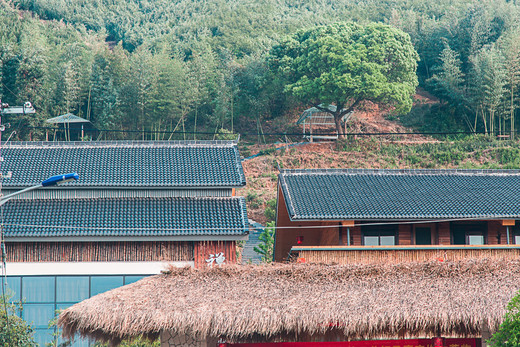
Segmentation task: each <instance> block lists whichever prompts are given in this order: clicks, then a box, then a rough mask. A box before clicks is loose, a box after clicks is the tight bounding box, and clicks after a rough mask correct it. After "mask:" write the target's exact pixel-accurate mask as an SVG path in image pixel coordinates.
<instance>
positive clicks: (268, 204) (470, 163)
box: [239, 135, 520, 223]
mask: <svg viewBox="0 0 520 347" xmlns="http://www.w3.org/2000/svg"><path fill="white" fill-rule="evenodd" d="M264 147H265V146H264ZM269 148H270V149H269ZM269 148H260V149H261V150H262V151H263V153H265V154H264V155H261V156H258V157H256V158H253V159H250V160H246V161H244V162H243V165H244V171H245V174H246V176H247V186H246V188H244V189H242V190H241V191H239V193H240V195H243V196H245V197H246V201H247V208H248V214H249V218H252V219H254V220H256V221H258V222H261V223H266V222H268V221H271V220H274V218H275V215H276V214H275V208H276V187H277V180H278V172H279V170H278V168H280V169H324V168H362V169H520V144H519V143H518V142H516V141H499V140H493V139H491V138H489V137H487V136H483V135H480V136H470V137H466V138H463V139H459V140H457V141H428V142H426V143H420V142H418V143H415V144H414V143H411V142H409V141H406V142H399V141H395V142H394V141H389V140H381V139H377V138H376V137H372V138H370V139H359V138H358V139H356V140H354V139H348V140H345V141H340V142H337V143H307V144H303V145H298V146H292V147H287V148H282V149H278V150H274V149H273V147H272V146H271V147H269ZM258 150H259V148H258V147H257V146H253V147H247V146H246V147H243V148H242V150H241V152H243V153H247V152H248V151H251V152H257V151H258Z"/></svg>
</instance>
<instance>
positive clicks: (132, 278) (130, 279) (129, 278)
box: [125, 276, 146, 284]
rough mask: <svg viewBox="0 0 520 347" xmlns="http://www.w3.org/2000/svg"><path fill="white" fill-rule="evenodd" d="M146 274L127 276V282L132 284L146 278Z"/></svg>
mask: <svg viewBox="0 0 520 347" xmlns="http://www.w3.org/2000/svg"><path fill="white" fill-rule="evenodd" d="M145 277H146V276H125V284H130V283H134V282H137V281H139V280H140V279H143V278H145Z"/></svg>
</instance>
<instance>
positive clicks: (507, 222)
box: [502, 219, 516, 245]
mask: <svg viewBox="0 0 520 347" xmlns="http://www.w3.org/2000/svg"><path fill="white" fill-rule="evenodd" d="M515 223H516V220H514V219H503V220H502V226H505V227H506V234H507V236H506V237H507V242H506V243H507V244H508V245H509V244H511V240H510V235H509V227H510V226H515Z"/></svg>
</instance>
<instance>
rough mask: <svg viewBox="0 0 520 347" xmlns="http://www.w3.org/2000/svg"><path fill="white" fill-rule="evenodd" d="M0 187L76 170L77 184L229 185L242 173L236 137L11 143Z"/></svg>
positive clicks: (24, 184) (5, 150)
mask: <svg viewBox="0 0 520 347" xmlns="http://www.w3.org/2000/svg"><path fill="white" fill-rule="evenodd" d="M2 156H3V157H4V158H5V161H4V162H3V163H2V164H1V168H2V172H4V173H7V172H8V171H12V177H11V178H4V179H3V186H4V187H7V188H9V187H14V188H21V187H27V186H32V185H36V184H39V183H41V182H42V181H43V180H45V179H46V178H48V177H50V176H53V175H58V174H63V173H68V172H77V173H78V174H79V177H80V179H79V180H78V181H77V182H74V183H67V185H73V186H76V187H81V186H83V187H113V188H116V187H117V188H120V187H129V188H130V187H136V188H137V187H168V188H201V187H218V188H231V187H241V186H244V185H245V183H246V181H245V176H244V172H243V169H242V164H241V161H240V155H239V153H238V148H237V145H236V143H235V142H227V141H162V142H161V141H157V142H12V143H8V144H4V146H3V148H2Z"/></svg>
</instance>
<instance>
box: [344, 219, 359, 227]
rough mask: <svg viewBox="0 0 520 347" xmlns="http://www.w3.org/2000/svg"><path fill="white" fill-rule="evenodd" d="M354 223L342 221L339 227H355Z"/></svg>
mask: <svg viewBox="0 0 520 347" xmlns="http://www.w3.org/2000/svg"><path fill="white" fill-rule="evenodd" d="M355 224H356V222H355V221H353V220H344V221H341V225H342V226H344V227H353V226H355Z"/></svg>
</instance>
